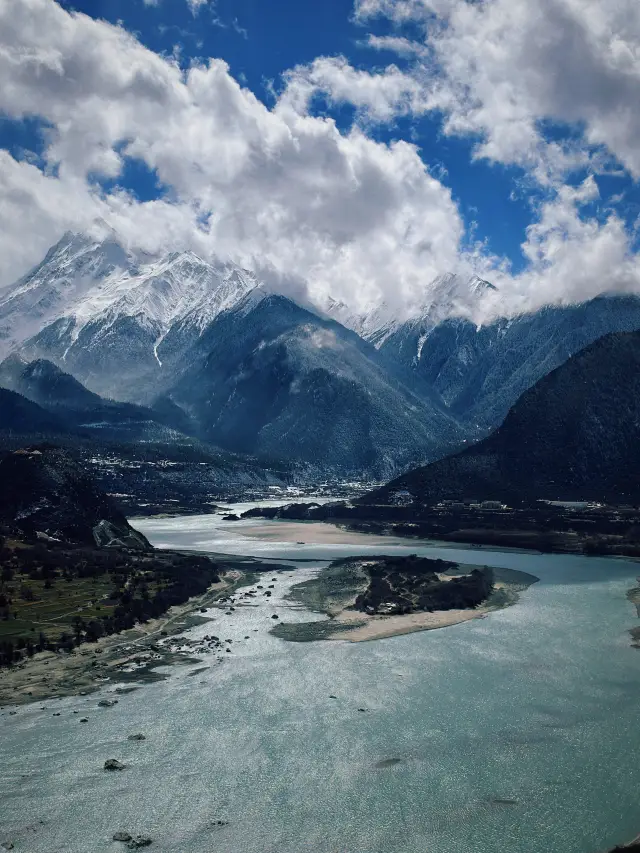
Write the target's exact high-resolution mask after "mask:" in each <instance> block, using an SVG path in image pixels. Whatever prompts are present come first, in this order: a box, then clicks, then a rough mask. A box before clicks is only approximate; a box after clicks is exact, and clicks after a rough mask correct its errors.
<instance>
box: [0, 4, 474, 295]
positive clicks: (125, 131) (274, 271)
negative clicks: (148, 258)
mask: <svg viewBox="0 0 640 853" xmlns="http://www.w3.org/2000/svg"><path fill="white" fill-rule="evenodd" d="M0 34H1V35H0V76H1V77H2V79H3V81H5V83H6V85H4V86H3V87H2V89H1V90H0V109H1V110H2V111H4V112H5V113H6V114H8V115H10V116H13V117H15V118H18V119H19V118H22V117H25V116H38V117H40V119H41V120H42V121H43V122H45V123H46V124H47V126H48V128H49V129H48V135H47V147H46V151H45V153H44V158H45V160H46V164H47V165H46V169H45V170H44V171H43V172H41V171H40V170H39V169H38V168H37V167H36V166H35V165H28V164H26V163H24V162H20V163H18V162H16V161H15V160H13V159H12V158H11V156H10V155H9V154H7V153H6V152H5V153H4V155H3V157H2V160H0V182H1V184H0V186H1V188H2V193H3V195H2V205H1V208H2V211H3V215H4V221H3V226H4V227H3V231H2V238H1V239H2V252H0V268H1V271H2V277H3V279H4V281H5V282H7V281H9V280H10V279H11V278H13V277H14V276H15V275H17V274H18V272H22V271H23V269H24V267H25V266H26V265H27V262H29V261H31V262H33V261H36V260H37V259H38V255H40V254H41V252H42V250H43V249H44V248H45V246H46V244H47V242H50V241H51V240H52V239H53V238H54V236H55V232H58V233H60V232H62V231H63V230H64V229H65V228H67V227H75V228H81V227H83V226H85V227H86V226H88V225H90V224H91V222H92V221H93V220H94V218H95V217H96V216H99V217H101V219H102V220H104V221H105V222H106V223H107V224H108V225H109V227H112V228H114V229H115V230H116V232H117V233H118V234H119V235H120V237H121V239H122V240H123V241H124V242H125V243H128V244H129V245H131V246H132V247H133V246H135V247H138V248H141V249H144V250H146V251H156V250H160V249H162V248H177V249H182V248H192V249H194V250H195V251H197V252H198V253H200V254H201V255H203V256H205V257H212V256H214V255H215V256H218V257H220V258H223V259H228V260H233V261H235V262H238V263H241V264H242V265H244V266H246V267H249V268H252V269H258V270H268V271H269V277H270V279H271V280H272V281H276V280H278V281H280V282H281V283H282V286H283V287H285V288H286V287H287V282H290V281H295V282H296V288H297V289H298V290H299V289H300V284H299V283H300V282H301V281H302V282H305V285H306V287H307V288H308V289H309V290H310V291H311V293H312V295H313V296H315V297H317V298H322V296H323V295H324V294H325V293H329V292H331V293H333V294H335V295H336V296H337V297H338V298H347V299H349V300H350V301H351V302H352V303H355V305H356V306H358V305H360V306H363V305H364V304H365V303H371V302H373V301H375V300H376V299H379V298H380V297H381V294H383V295H385V296H386V297H387V298H388V299H389V300H390V301H392V302H394V303H395V304H396V305H397V306H399V307H402V306H407V305H409V304H411V303H412V302H414V301H416V300H417V299H418V298H419V296H420V291H421V290H422V289H423V288H424V287H425V285H426V284H427V283H428V282H429V281H430V280H431V278H433V277H434V276H435V275H436V274H437V273H438V272H439V271H441V270H442V269H449V268H451V267H452V266H455V265H456V263H457V262H458V257H459V249H460V243H461V240H462V238H463V232H464V228H463V223H462V221H461V218H460V215H459V212H458V210H457V207H456V205H455V203H454V202H453V201H452V198H451V194H450V192H449V190H448V189H447V188H446V187H444V186H443V185H442V184H441V183H440V182H439V181H437V180H436V179H435V178H433V177H432V176H431V175H430V173H429V171H428V170H427V169H426V168H425V165H424V163H423V162H422V160H421V159H420V157H419V155H418V152H417V150H416V149H415V147H414V146H412V145H410V144H408V143H406V142H402V141H399V142H395V143H393V144H390V145H386V144H382V143H380V142H376V141H374V140H372V139H371V138H369V137H368V136H367V135H366V134H365V133H364V132H363V131H362V130H360V129H359V128H358V127H357V126H356V127H354V128H353V129H352V130H350V131H349V132H347V133H341V132H340V131H339V130H338V128H337V127H336V125H335V123H334V122H333V121H332V120H331V119H330V118H323V117H313V116H310V115H308V114H306V113H305V111H304V110H300V109H298V108H296V105H295V104H294V103H292V99H287V98H284V99H283V100H282V101H281V102H279V103H278V104H277V105H276V106H275V107H274V108H273V109H268V108H267V107H266V106H265V105H264V104H263V103H262V102H261V101H259V100H258V99H257V98H256V97H255V96H254V95H253V94H252V93H251V92H250V91H248V90H247V89H245V88H242V87H241V86H240V85H239V84H238V83H237V82H236V81H235V80H234V79H233V78H232V77H231V75H230V73H229V69H228V67H227V65H226V64H225V63H224V62H222V61H220V60H215V59H214V60H210V61H209V62H208V63H207V64H194V65H193V66H192V67H190V68H189V69H188V70H187V71H186V72H185V71H182V70H181V69H180V68H179V66H178V65H177V64H176V63H175V62H173V61H172V60H171V59H168V58H166V57H161V56H159V55H157V54H154V53H153V52H151V51H149V50H148V49H146V48H145V47H144V46H142V45H141V44H140V43H139V42H138V41H137V40H136V39H135V38H134V37H133V36H132V35H130V34H128V33H127V32H126V31H125V30H123V29H122V28H119V27H114V26H111V25H109V24H107V23H105V22H103V21H96V20H93V19H91V18H89V17H86V16H84V15H81V14H69V13H67V12H66V11H64V10H63V9H61V7H60V6H59V5H57V4H56V3H54V2H53V0H6V2H5V3H4V4H2V5H1V6H0ZM293 100H294V99H293ZM362 100H363V102H364V101H365V100H366V94H363V95H362ZM127 157H131V158H137V159H139V160H140V161H142V162H144V163H145V164H146V165H147V167H148V168H149V169H152V170H154V171H155V172H156V174H157V177H158V180H159V181H160V182H161V183H162V185H164V186H166V187H167V188H168V192H167V194H166V195H165V196H164V197H163V198H161V199H158V200H156V201H153V202H148V203H145V204H140V203H139V202H137V201H136V199H135V198H133V197H131V196H130V195H128V194H127V193H125V192H123V191H117V190H114V191H109V192H105V191H104V190H103V189H101V188H100V184H99V183H98V182H97V178H104V177H106V178H109V179H112V180H116V181H117V178H118V176H119V174H120V173H121V170H122V167H123V162H124V160H125V159H126V158H127Z"/></svg>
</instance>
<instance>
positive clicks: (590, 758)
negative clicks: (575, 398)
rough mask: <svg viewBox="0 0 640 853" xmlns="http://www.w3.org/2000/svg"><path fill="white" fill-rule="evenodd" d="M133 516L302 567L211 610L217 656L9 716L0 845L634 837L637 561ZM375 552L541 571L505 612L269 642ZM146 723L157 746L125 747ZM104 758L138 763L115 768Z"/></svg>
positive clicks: (522, 844) (444, 848) (79, 849)
mask: <svg viewBox="0 0 640 853" xmlns="http://www.w3.org/2000/svg"><path fill="white" fill-rule="evenodd" d="M243 508H244V507H242V506H237V507H234V508H233V509H235V510H236V511H240V510H242V509H243ZM134 524H135V525H136V526H137V527H138V528H139V529H140V530H142V531H143V532H144V533H145V534H146V535H147V536H148V537H149V538H150V539H151V541H152V542H153V543H154V544H156V545H159V546H162V547H179V548H189V549H194V550H203V551H215V552H223V553H236V554H245V555H254V556H258V557H261V558H265V559H273V560H276V561H279V562H282V561H284V560H286V561H288V563H287V564H286V565H288V566H289V569H290V570H287V571H277V572H274V574H273V577H274V578H276V579H277V580H276V581H274V582H272V581H271V579H270V578H269V580H268V581H266V580H265V581H259V583H260V584H261V585H264V584H266V583H269V584H270V583H273V585H274V590H273V597H272V599H271V601H268V600H266V599H261V600H259V601H258V606H255V607H245V608H242V607H239V608H238V609H237V610H236V611H235V612H234V613H232V614H231V615H229V616H226V615H225V614H224V613H223V612H221V611H220V610H215V611H211V614H210V615H211V616H212V617H213V618H214V620H215V621H214V622H213V623H209V624H208V625H206V626H199V627H197V628H194V629H192V630H191V631H190V632H189V634H190V636H194V637H195V636H203V635H204V634H207V633H216V634H218V635H220V636H221V637H224V638H228V639H230V640H232V641H233V653H231V654H227V655H226V656H225V660H224V661H223V663H218V661H217V658H215V657H213V656H211V658H208V657H207V656H206V655H205V656H203V662H202V664H200V665H199V666H198V667H197V669H199V670H201V671H198V672H197V673H196V674H195V675H194V674H193V673H194V671H195V670H194V665H190V666H175V667H172V668H167V670H166V674H167V679H166V680H165V681H162V682H158V683H154V684H148V685H145V686H141V687H140V688H139V689H138V690H136V691H135V692H132V693H129V694H127V695H121V696H119V704H118V705H117V706H116V707H114V708H109V709H103V708H98V707H97V700H98V699H99V698H100V695H96V694H94V695H91V696H78V697H73V698H68V699H62V700H59V701H56V702H52V701H50V702H44V703H37V704H35V705H28V706H23V707H21V708H19V709H17V713H15V714H13V715H9V709H6V708H5V709H2V712H1V713H2V715H1V716H0V729H1V731H2V735H1V738H2V740H1V744H0V786H1V791H2V797H1V799H0V836H1V837H0V842H2V841H3V840H5V839H10V840H11V841H12V842H13V843H14V845H15V848H14V849H15V850H16V853H20V852H21V851H29V853H51V851H56V853H88V851H91V853H102V851H116V850H120V849H124V845H122V844H118V843H116V842H113V841H112V840H111V837H112V835H113V833H114V832H116V831H125V830H126V831H129V832H131V833H132V834H137V833H143V834H147V835H149V836H151V837H152V838H153V839H154V841H153V845H152V847H151V848H149V849H150V850H151V851H157V852H158V853H169V851H175V853H177V851H180V853H470V851H472V853H498V851H500V853H549V851H553V853H598V851H601V850H606V849H608V848H610V847H612V846H613V845H614V844H616V843H621V842H623V841H625V840H630V839H631V838H632V837H634V836H635V835H636V834H637V833H638V831H640V801H639V800H638V796H637V794H638V790H639V789H640V762H639V761H638V744H639V740H640V734H639V727H638V699H639V698H640V653H639V652H638V650H636V649H633V648H632V647H631V646H630V637H629V635H628V633H627V632H628V629H629V628H631V627H633V626H634V625H635V624H637V622H636V616H635V611H634V608H633V607H632V606H631V604H630V603H629V602H628V600H627V599H626V597H625V595H626V592H627V591H628V590H629V589H630V587H631V586H633V585H634V581H635V578H636V576H637V575H638V573H639V572H638V565H637V564H634V563H632V562H629V561H624V560H612V559H596V558H589V559H587V558H583V557H576V556H564V555H544V556H543V555H538V554H533V553H519V552H507V551H492V550H487V549H477V548H468V547H466V546H441V545H440V546H439V545H438V544H434V543H426V542H425V543H419V542H410V543H407V541H406V540H402V539H394V538H382V537H370V536H366V535H363V534H348V533H345V532H344V531H340V530H338V529H337V528H331V527H330V526H327V525H313V524H301V523H294V524H281V523H278V522H263V521H260V520H253V521H241V522H236V523H229V522H223V521H222V520H221V518H220V516H200V517H183V518H173V519H145V520H139V519H138V520H136V521H135V522H134ZM299 543H303V544H299ZM381 552H384V553H419V554H423V555H429V556H434V557H446V558H450V559H455V560H459V561H461V562H466V563H471V564H478V563H482V564H487V565H493V566H504V567H508V568H513V569H518V570H522V571H525V572H529V573H531V574H534V575H536V576H537V577H539V578H540V582H539V583H537V584H535V585H534V586H532V587H530V588H529V589H528V590H527V591H526V592H525V593H523V595H522V597H521V600H520V601H519V603H518V604H516V605H515V606H513V607H510V608H508V609H505V610H502V611H499V612H495V613H492V614H491V615H490V616H488V617H487V618H486V619H482V620H477V621H473V622H467V623H465V624H462V625H457V626H454V627H451V628H446V629H442V630H438V631H430V632H423V633H414V634H410V635H405V636H399V637H394V638H391V639H386V640H378V641H374V642H370V643H349V642H345V641H338V642H314V643H289V642H285V641H283V640H279V639H277V638H275V637H273V636H272V635H270V634H269V629H270V628H271V627H272V625H273V622H272V621H271V617H272V616H273V615H279V616H280V618H281V620H282V621H295V620H297V621H309V619H311V618H322V617H320V616H319V615H315V616H312V615H311V614H309V613H308V612H305V611H303V610H302V609H301V608H300V606H299V605H296V606H295V607H294V606H292V604H291V603H290V602H288V601H287V599H286V598H285V596H286V592H287V590H288V589H289V588H290V586H291V585H292V584H293V583H294V582H298V581H299V580H300V579H302V578H305V577H309V576H311V574H312V573H313V572H314V571H315V570H316V569H317V568H318V567H319V566H321V565H323V564H324V563H326V561H327V560H331V559H334V558H336V557H338V556H348V555H352V554H363V553H381ZM260 602H261V603H260ZM246 637H248V638H249V639H245V638H246ZM205 667H207V668H206V669H205ZM112 691H113V686H108V687H106V688H105V690H104V693H105V695H112ZM331 696H333V697H336V698H330V697H331ZM43 706H44V707H46V709H47V710H46V711H41V710H40V709H41V707H43ZM359 709H364V711H361V710H359ZM74 711H78V712H79V713H78V714H74V713H73V712H74ZM54 712H56V713H60V716H56V717H54V716H53V713H54ZM82 715H85V716H86V717H87V718H88V723H86V724H83V725H81V724H79V718H80V716H82ZM136 732H142V733H144V734H145V736H146V740H145V741H144V742H130V741H128V740H127V736H128V735H129V734H132V733H136ZM112 757H113V758H117V759H119V760H121V761H123V762H125V763H126V764H127V765H128V767H127V769H126V770H125V771H122V772H120V773H107V772H105V771H104V770H103V769H102V765H103V763H104V760H105V759H107V758H112ZM217 821H222V822H223V825H218V824H217Z"/></svg>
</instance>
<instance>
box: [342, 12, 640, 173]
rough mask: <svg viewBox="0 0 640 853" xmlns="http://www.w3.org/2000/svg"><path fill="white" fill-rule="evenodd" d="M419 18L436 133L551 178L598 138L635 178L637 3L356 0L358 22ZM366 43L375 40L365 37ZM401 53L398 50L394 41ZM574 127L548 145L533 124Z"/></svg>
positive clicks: (639, 162)
mask: <svg viewBox="0 0 640 853" xmlns="http://www.w3.org/2000/svg"><path fill="white" fill-rule="evenodd" d="M380 15H383V16H386V17H388V18H390V19H391V20H392V21H393V22H394V23H395V24H397V25H402V23H403V22H406V21H408V20H411V21H413V22H414V23H415V22H419V23H421V24H422V26H423V39H422V40H421V41H419V42H418V45H419V46H420V47H421V48H423V49H428V51H429V56H430V57H431V61H432V62H433V63H434V64H433V67H432V68H431V71H432V72H433V73H432V74H431V76H430V80H429V88H430V97H431V103H432V104H434V106H436V107H437V108H438V109H442V110H443V111H444V112H445V114H446V116H447V118H446V122H445V132H448V133H452V134H453V133H455V134H469V135H472V136H478V137H479V139H480V142H479V145H478V149H477V156H480V157H486V158H488V159H490V160H493V161H496V162H500V163H509V164H518V165H523V166H525V167H527V168H535V169H536V170H538V174H537V176H538V177H539V178H541V177H543V176H544V175H545V172H546V174H547V176H549V175H551V176H557V175H559V174H561V173H563V172H565V171H566V170H567V169H571V168H574V167H575V166H576V165H580V164H585V163H587V162H588V161H589V156H590V154H589V152H588V151H587V147H588V146H606V148H607V149H608V151H609V152H610V153H611V154H612V155H613V156H615V157H616V158H617V159H618V160H619V161H620V162H621V163H622V164H623V165H624V166H625V167H626V168H627V169H628V170H629V171H630V172H631V173H632V174H633V175H634V176H635V177H636V178H637V177H639V176H640V149H638V146H637V144H636V140H637V138H638V134H639V133H640V112H639V111H638V110H637V109H636V100H637V91H638V86H639V84H640V5H639V4H638V3H637V2H636V0H617V2H615V3H602V2H601V0H540V2H536V3H531V2H530V0H485V2H481V3H477V2H471V0H358V2H357V3H356V16H357V18H358V19H359V20H360V21H364V20H367V19H371V18H374V17H376V16H380ZM374 44H375V42H374ZM400 47H401V52H403V53H405V54H406V47H404V46H403V45H401V46H400ZM549 120H551V121H555V122H558V123H561V124H564V125H567V124H569V125H573V126H574V127H576V128H580V129H583V135H582V136H581V138H580V139H579V140H578V141H577V142H576V140H573V141H572V143H570V144H564V145H561V144H559V143H557V142H553V143H550V142H549V141H548V140H547V139H545V136H544V133H543V132H542V131H541V128H540V123H541V122H543V121H549Z"/></svg>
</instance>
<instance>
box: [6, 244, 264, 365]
mask: <svg viewBox="0 0 640 853" xmlns="http://www.w3.org/2000/svg"><path fill="white" fill-rule="evenodd" d="M256 284H257V282H256V280H255V278H254V277H253V276H252V275H251V273H249V272H247V271H246V270H241V269H239V268H238V267H235V266H233V265H229V264H217V265H212V264H209V263H207V262H206V261H203V260H202V258H199V257H198V256H197V255H196V254H194V253H193V252H171V253H170V254H167V255H165V256H163V257H160V258H152V257H149V256H145V255H143V254H140V253H138V254H136V253H134V252H130V251H127V250H126V249H124V248H123V247H122V246H121V245H119V244H118V243H117V242H115V241H114V240H104V241H98V240H93V239H91V238H90V237H87V236H85V235H80V234H71V233H67V234H65V235H64V236H63V237H62V239H61V240H60V241H59V242H58V243H57V244H56V245H55V246H54V247H53V248H52V249H50V251H49V252H48V253H47V255H46V257H45V259H44V260H43V261H42V263H41V264H39V265H38V266H37V267H36V268H35V269H34V270H32V271H31V272H30V273H28V274H27V275H26V276H24V278H22V279H21V280H20V281H18V282H17V284H15V285H14V286H13V287H10V288H8V289H7V290H5V292H4V293H0V339H2V340H4V342H5V343H4V349H5V351H6V349H7V348H8V347H11V346H15V345H16V344H20V343H22V342H23V341H25V340H27V339H28V338H29V337H31V336H32V335H33V334H36V333H38V332H40V331H42V330H43V328H45V326H47V325H48V324H49V323H51V322H53V321H56V320H60V319H61V318H65V319H67V320H69V321H71V323H72V325H73V333H72V336H73V338H77V337H78V335H79V334H80V331H81V330H82V329H83V328H84V327H85V326H86V325H87V324H89V323H95V322H96V321H98V320H101V321H104V322H106V323H113V322H115V321H116V320H117V319H118V318H120V317H135V318H136V320H137V322H139V323H140V324H141V325H143V326H145V327H146V328H148V329H149V330H153V331H155V332H157V333H158V334H162V333H163V332H166V331H167V330H168V329H169V328H170V327H171V326H172V325H173V323H175V322H177V321H178V320H182V319H184V318H185V317H187V316H188V315H189V316H191V317H192V318H193V322H194V324H195V325H197V326H198V327H199V328H203V327H204V326H206V325H207V323H209V322H210V321H211V320H212V319H213V318H214V317H215V316H216V315H217V314H219V313H220V311H223V310H225V308H229V307H231V306H232V305H234V304H235V303H236V302H237V301H238V300H239V299H241V298H242V297H243V296H244V294H245V293H247V292H248V291H249V290H251V289H252V288H253V287H255V286H256Z"/></svg>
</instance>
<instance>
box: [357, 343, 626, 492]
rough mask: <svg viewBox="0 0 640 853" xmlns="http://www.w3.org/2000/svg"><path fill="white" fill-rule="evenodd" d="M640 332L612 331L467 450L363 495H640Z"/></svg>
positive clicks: (535, 388) (536, 388)
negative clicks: (493, 430)
mask: <svg viewBox="0 0 640 853" xmlns="http://www.w3.org/2000/svg"><path fill="white" fill-rule="evenodd" d="M639 438H640V332H630V333H614V334H610V335H606V336H604V337H603V338H600V339H599V340H597V341H595V343H593V344H591V345H590V346H588V347H586V348H585V349H583V350H581V351H580V352H579V353H577V354H576V355H574V356H571V358H569V359H568V360H567V361H566V362H565V363H564V364H562V365H561V366H560V367H557V368H556V369H555V370H552V371H551V373H549V374H548V375H547V376H545V377H544V378H542V379H540V380H539V381H538V382H537V383H536V384H535V385H534V386H533V387H532V388H530V389H529V390H527V391H526V392H525V393H524V394H523V395H522V396H521V397H520V399H519V400H518V401H517V403H516V404H515V405H514V406H513V407H512V408H511V410H510V411H509V413H508V415H507V417H506V419H505V421H504V423H503V424H502V425H501V426H500V427H499V428H498V429H497V430H496V431H495V432H494V433H492V434H491V435H490V436H489V437H488V438H486V439H484V440H483V441H481V442H479V443H478V444H476V445H475V446H473V447H469V448H467V449H466V450H463V451H462V452H460V453H457V454H455V455H452V456H449V457H447V458H445V459H442V460H439V461H437V462H434V463H433V464H431V465H427V466H425V467H421V468H418V469H416V470H413V471H410V472H408V473H407V474H405V475H402V476H401V477H399V478H397V479H395V480H393V481H391V482H390V483H389V484H387V485H386V486H384V487H383V488H382V489H378V490H376V491H374V492H372V493H370V494H369V495H367V496H366V497H365V498H363V499H362V501H363V502H364V503H374V504H376V503H380V504H389V503H394V501H395V500H397V496H398V495H399V494H401V495H402V497H403V500H405V501H407V500H413V501H415V502H418V503H421V504H427V505H430V504H431V505H432V504H435V503H437V502H439V501H443V500H453V501H465V500H466V501H469V500H474V499H475V500H496V501H506V502H521V501H525V502H530V501H532V500H536V499H544V498H546V499H559V498H560V499H564V500H575V501H584V500H591V501H612V502H614V503H625V502H628V503H633V502H635V501H638V500H640V451H639V449H638V448H639V444H638V439H639Z"/></svg>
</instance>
